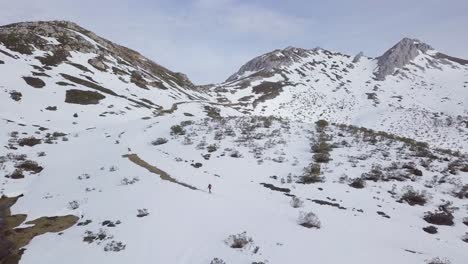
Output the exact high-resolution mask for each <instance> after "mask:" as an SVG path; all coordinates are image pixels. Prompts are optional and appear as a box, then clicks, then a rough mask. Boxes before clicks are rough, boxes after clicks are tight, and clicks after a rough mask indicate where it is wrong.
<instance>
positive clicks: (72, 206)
mask: <svg viewBox="0 0 468 264" xmlns="http://www.w3.org/2000/svg"><path fill="white" fill-rule="evenodd" d="M79 207H80V204H79V203H78V201H71V202H69V203H68V208H69V209H71V210H76V209H78V208H79Z"/></svg>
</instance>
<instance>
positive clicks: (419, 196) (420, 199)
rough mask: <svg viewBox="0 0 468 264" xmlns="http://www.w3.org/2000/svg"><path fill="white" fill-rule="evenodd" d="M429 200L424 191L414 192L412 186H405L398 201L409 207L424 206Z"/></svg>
mask: <svg viewBox="0 0 468 264" xmlns="http://www.w3.org/2000/svg"><path fill="white" fill-rule="evenodd" d="M429 199H430V195H429V194H428V193H427V192H426V191H416V190H414V189H413V187H412V186H409V185H408V186H405V187H404V188H403V194H402V195H401V198H400V201H402V202H403V201H404V202H406V203H408V204H409V205H421V206H422V205H425V204H426V203H427V201H428V200H429Z"/></svg>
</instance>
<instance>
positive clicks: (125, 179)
mask: <svg viewBox="0 0 468 264" xmlns="http://www.w3.org/2000/svg"><path fill="white" fill-rule="evenodd" d="M139 180H140V179H139V178H137V177H133V178H132V179H129V178H127V177H125V178H123V179H122V180H121V181H120V183H121V184H122V185H131V184H134V183H136V182H138V181H139Z"/></svg>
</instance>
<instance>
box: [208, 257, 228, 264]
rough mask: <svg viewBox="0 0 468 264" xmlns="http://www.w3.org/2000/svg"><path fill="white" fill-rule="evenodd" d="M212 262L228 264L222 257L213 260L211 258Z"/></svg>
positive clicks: (212, 263)
mask: <svg viewBox="0 0 468 264" xmlns="http://www.w3.org/2000/svg"><path fill="white" fill-rule="evenodd" d="M210 264H226V262H224V260H222V259H220V258H214V259H213V260H211V262H210Z"/></svg>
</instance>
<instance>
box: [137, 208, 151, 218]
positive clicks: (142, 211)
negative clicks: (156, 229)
mask: <svg viewBox="0 0 468 264" xmlns="http://www.w3.org/2000/svg"><path fill="white" fill-rule="evenodd" d="M147 215H149V212H148V209H138V214H137V217H145V216H147Z"/></svg>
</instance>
